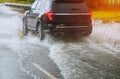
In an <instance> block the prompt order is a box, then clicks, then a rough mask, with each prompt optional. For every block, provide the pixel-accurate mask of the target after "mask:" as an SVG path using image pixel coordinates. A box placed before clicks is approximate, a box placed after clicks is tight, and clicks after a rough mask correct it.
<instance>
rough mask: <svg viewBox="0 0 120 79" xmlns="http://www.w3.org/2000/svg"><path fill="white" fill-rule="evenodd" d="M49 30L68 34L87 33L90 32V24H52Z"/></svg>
mask: <svg viewBox="0 0 120 79" xmlns="http://www.w3.org/2000/svg"><path fill="white" fill-rule="evenodd" d="M50 29H51V30H50V32H52V33H56V34H57V33H58V34H59V33H64V34H70V35H75V34H79V35H89V34H91V32H92V24H91V25H88V26H62V25H58V26H52V28H50Z"/></svg>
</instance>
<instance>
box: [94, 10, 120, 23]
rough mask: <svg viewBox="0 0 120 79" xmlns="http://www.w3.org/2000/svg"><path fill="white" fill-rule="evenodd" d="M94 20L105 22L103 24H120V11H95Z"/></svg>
mask: <svg viewBox="0 0 120 79" xmlns="http://www.w3.org/2000/svg"><path fill="white" fill-rule="evenodd" d="M92 13H93V18H94V19H100V20H103V22H110V21H115V22H120V11H93V12H92Z"/></svg>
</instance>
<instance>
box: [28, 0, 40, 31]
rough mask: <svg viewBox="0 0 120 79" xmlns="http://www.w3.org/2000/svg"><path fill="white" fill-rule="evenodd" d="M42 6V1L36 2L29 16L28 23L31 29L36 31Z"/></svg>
mask: <svg viewBox="0 0 120 79" xmlns="http://www.w3.org/2000/svg"><path fill="white" fill-rule="evenodd" d="M40 4H41V0H36V1H35V2H34V3H33V5H32V7H31V10H30V12H29V13H28V14H27V23H28V26H29V27H30V28H31V29H35V27H36V23H37V20H38V16H39V7H40Z"/></svg>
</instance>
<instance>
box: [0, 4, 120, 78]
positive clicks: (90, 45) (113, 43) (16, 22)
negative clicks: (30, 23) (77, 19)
mask: <svg viewBox="0 0 120 79" xmlns="http://www.w3.org/2000/svg"><path fill="white" fill-rule="evenodd" d="M21 26H22V14H21V13H18V12H15V11H12V10H11V9H10V8H8V7H5V6H3V5H0V79H120V24H119V23H114V22H111V23H105V24H104V23H102V21H93V33H92V34H91V35H90V36H89V37H82V38H81V37H76V38H75V39H73V38H69V40H68V39H59V38H55V37H51V36H50V35H47V36H46V39H45V40H44V41H42V42H40V41H39V39H38V37H37V36H35V35H33V34H31V33H30V34H29V35H28V36H26V37H24V38H21V37H20V36H21V34H20V29H21Z"/></svg>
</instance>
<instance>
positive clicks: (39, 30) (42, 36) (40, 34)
mask: <svg viewBox="0 0 120 79" xmlns="http://www.w3.org/2000/svg"><path fill="white" fill-rule="evenodd" d="M38 36H39V39H40V40H44V33H43V28H42V22H40V23H38Z"/></svg>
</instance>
